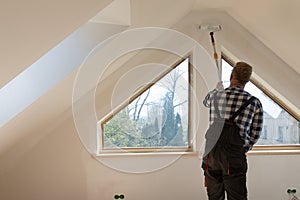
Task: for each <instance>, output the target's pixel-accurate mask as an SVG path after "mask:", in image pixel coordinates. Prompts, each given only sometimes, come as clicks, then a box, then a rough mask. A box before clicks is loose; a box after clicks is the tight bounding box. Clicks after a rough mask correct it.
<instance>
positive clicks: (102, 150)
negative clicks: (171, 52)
mask: <svg viewBox="0 0 300 200" xmlns="http://www.w3.org/2000/svg"><path fill="white" fill-rule="evenodd" d="M186 59H188V61H189V62H188V77H189V83H188V84H189V87H188V100H189V104H188V138H187V140H188V146H187V147H180V146H179V147H176V146H172V147H171V146H170V147H158V148H153V147H151V148H150V147H149V148H148V147H141V148H137V147H116V148H104V124H105V123H106V122H108V121H109V120H110V119H112V118H113V116H114V114H116V113H118V112H120V111H121V110H122V109H124V108H125V107H126V106H128V105H129V104H130V103H132V102H133V101H134V100H135V99H136V98H138V97H139V96H140V95H142V94H143V93H144V92H145V91H147V90H148V89H149V88H151V87H152V86H153V85H155V84H156V83H157V82H158V81H160V80H161V79H162V78H164V77H165V76H166V75H168V73H170V72H171V71H172V70H174V69H175V68H176V67H177V66H179V65H180V64H181V63H182V62H184V61H185V60H186ZM191 62H192V55H191V54H188V55H187V56H185V57H182V58H180V59H179V60H177V61H176V62H175V63H174V64H172V65H171V66H170V67H169V68H168V69H167V70H165V71H163V72H162V73H161V74H159V75H158V76H157V77H155V78H154V79H153V80H152V81H151V82H150V83H149V84H147V85H145V87H143V88H141V89H140V90H138V91H137V92H136V93H135V94H134V95H133V96H131V97H129V98H128V101H124V103H123V104H121V105H119V106H118V107H117V108H116V109H114V110H112V111H111V112H110V113H109V114H108V115H106V116H105V117H103V118H102V119H101V120H99V122H98V124H97V127H98V128H100V129H101V132H100V133H99V132H98V134H97V136H98V137H97V154H98V155H102V154H106V153H109V154H111V153H112V154H115V153H121V154H126V153H128V154H132V153H134V154H138V153H154V154H159V153H180V154H182V153H185V152H186V153H191V152H194V151H195V148H194V147H195V145H194V142H193V139H192V138H193V131H192V123H191V122H192V121H191V117H192V116H193V115H192V106H193V105H192V104H193V100H192V90H193V85H194V84H193V83H194V78H193V76H194V72H193V65H192V64H191Z"/></svg>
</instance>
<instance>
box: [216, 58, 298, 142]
mask: <svg viewBox="0 0 300 200" xmlns="http://www.w3.org/2000/svg"><path fill="white" fill-rule="evenodd" d="M231 71H232V66H231V65H230V64H229V63H227V62H226V61H225V60H224V59H222V81H223V84H224V87H225V88H226V87H228V86H229V85H230V82H229V80H230V74H231ZM245 90H246V91H247V92H249V93H250V94H252V95H254V96H256V97H257V98H258V99H259V100H260V101H261V103H262V106H263V109H264V126H263V130H262V134H261V137H260V139H259V140H258V143H257V144H256V145H295V144H297V145H298V144H300V142H299V141H300V124H299V122H298V121H297V120H296V119H295V118H294V117H293V116H291V115H290V114H289V113H288V112H287V111H286V110H284V109H283V108H282V107H280V106H279V105H278V104H277V103H276V102H275V101H273V100H272V99H271V98H270V97H268V96H267V95H266V94H265V93H264V92H263V91H262V90H260V89H259V88H258V87H256V86H255V85H254V84H253V83H252V82H249V83H247V85H246V87H245Z"/></svg>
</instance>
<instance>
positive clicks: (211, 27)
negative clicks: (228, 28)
mask: <svg viewBox="0 0 300 200" xmlns="http://www.w3.org/2000/svg"><path fill="white" fill-rule="evenodd" d="M199 29H200V30H202V31H207V32H209V35H210V40H211V45H212V47H213V53H214V59H215V61H216V66H217V68H218V71H219V80H221V79H222V66H220V65H219V61H218V59H219V57H218V53H217V51H216V42H215V38H214V33H215V32H217V31H221V25H213V24H202V25H200V26H199Z"/></svg>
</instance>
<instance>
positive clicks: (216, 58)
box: [209, 31, 222, 80]
mask: <svg viewBox="0 0 300 200" xmlns="http://www.w3.org/2000/svg"><path fill="white" fill-rule="evenodd" d="M209 35H210V39H211V44H212V47H213V51H214V59H215V61H216V66H217V68H218V70H219V73H218V75H219V80H222V69H221V66H219V61H218V58H219V57H218V53H217V51H216V43H215V38H214V32H213V31H212V32H210V33H209Z"/></svg>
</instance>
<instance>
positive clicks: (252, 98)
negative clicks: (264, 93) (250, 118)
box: [229, 96, 255, 121]
mask: <svg viewBox="0 0 300 200" xmlns="http://www.w3.org/2000/svg"><path fill="white" fill-rule="evenodd" d="M254 99H255V97H254V96H252V97H251V98H250V99H248V100H247V101H246V102H245V103H244V104H243V105H242V106H241V107H240V108H239V109H238V110H237V111H236V112H235V113H234V114H233V115H232V116H231V117H230V118H229V120H230V121H233V120H234V119H235V118H236V117H237V116H238V115H239V114H241V112H242V111H243V110H244V109H245V108H246V107H247V106H248V105H249V104H250V103H251V102H252V101H253V100H254Z"/></svg>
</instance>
